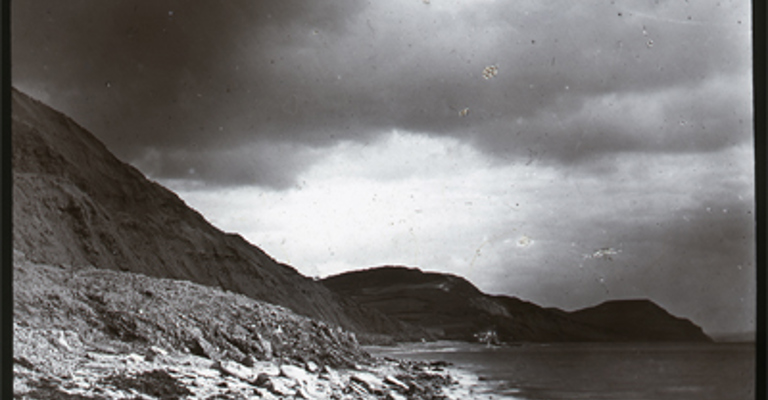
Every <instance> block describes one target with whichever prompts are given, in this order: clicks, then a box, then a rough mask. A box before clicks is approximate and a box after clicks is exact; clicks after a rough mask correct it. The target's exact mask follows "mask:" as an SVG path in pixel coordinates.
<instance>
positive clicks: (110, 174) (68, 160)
mask: <svg viewBox="0 0 768 400" xmlns="http://www.w3.org/2000/svg"><path fill="white" fill-rule="evenodd" d="M12 100H13V102H12V124H13V125H12V135H13V137H12V140H13V145H12V148H13V245H14V249H16V250H18V251H20V252H21V253H23V254H25V257H26V258H28V259H29V260H30V261H32V262H38V263H45V264H52V265H62V266H74V267H78V266H85V265H91V266H94V267H97V268H104V269H110V270H118V271H130V272H135V273H141V274H146V275H149V276H154V277H160V278H173V279H183V280H189V281H192V282H196V283H200V284H203V285H207V286H215V287H220V288H222V289H225V290H229V291H232V292H236V293H241V294H244V295H246V296H248V297H250V298H253V299H258V300H264V301H267V302H270V303H274V304H278V305H282V306H285V307H288V308H290V309H291V310H293V311H295V312H297V313H299V314H302V315H305V316H309V317H312V318H316V319H319V320H323V321H326V322H329V323H332V324H337V325H340V326H342V327H344V328H347V329H350V330H352V331H355V332H358V333H375V334H394V335H399V336H401V337H405V336H408V335H409V334H413V336H414V338H415V337H417V336H419V335H420V333H418V332H416V333H414V332H415V331H414V330H413V329H411V328H409V327H407V326H406V325H404V324H402V323H401V322H399V321H396V320H393V319H391V318H389V317H387V316H385V315H382V314H381V313H379V312H377V311H375V310H370V309H364V308H360V307H359V306H358V305H357V304H355V303H354V302H352V301H350V300H348V299H345V298H343V297H341V296H339V295H337V294H335V293H333V292H331V291H330V290H328V289H327V288H325V287H324V286H323V285H322V284H319V283H317V282H315V281H313V280H312V279H309V278H307V277H304V276H302V275H301V274H300V273H298V272H297V271H296V270H295V269H293V268H292V267H290V266H287V265H284V264H280V263H278V262H276V261H275V260H274V259H272V258H271V257H270V256H269V255H267V254H266V253H265V252H264V251H262V250H261V249H259V248H258V247H256V246H253V245H251V244H250V243H248V242H247V241H245V240H244V239H243V238H242V237H240V236H238V235H234V234H227V233H224V232H222V231H220V230H219V229H217V228H216V227H214V226H212V225H211V224H210V223H208V222H207V221H206V220H205V218H203V217H202V216H201V215H200V214H199V213H198V212H196V211H195V210H193V209H191V208H190V207H188V206H187V205H186V204H185V203H184V202H183V201H182V200H181V199H180V198H179V197H178V196H177V195H176V194H174V193H173V192H171V191H169V190H167V189H165V188H164V187H162V186H161V185H159V184H157V183H155V182H152V181H150V180H148V179H147V178H145V177H144V176H143V175H142V174H141V172H139V171H138V170H137V169H135V168H133V167H131V166H130V165H127V164H125V163H123V162H121V161H120V160H118V159H117V158H116V157H114V156H113V155H112V154H111V153H110V152H109V151H108V150H107V148H106V147H105V146H104V145H103V144H102V143H101V142H99V141H98V139H96V138H95V137H94V136H93V135H92V134H91V133H89V132H87V131H86V130H85V129H84V128H83V127H81V126H79V125H78V124H77V123H75V122H74V121H72V120H71V119H70V118H68V117H66V116H65V115H63V114H61V113H59V112H57V111H55V110H53V109H51V108H49V107H47V106H46V105H44V104H42V103H40V102H39V101H36V100H34V99H32V98H30V97H28V96H26V95H24V94H23V93H21V92H19V91H17V90H15V89H14V90H13V93H12Z"/></svg>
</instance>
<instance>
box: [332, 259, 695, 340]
mask: <svg viewBox="0 0 768 400" xmlns="http://www.w3.org/2000/svg"><path fill="white" fill-rule="evenodd" d="M323 283H324V284H325V285H326V286H327V287H328V288H330V289H331V290H334V291H336V292H337V293H339V294H343V295H344V296H348V297H351V298H353V299H355V300H356V301H357V302H359V303H360V304H362V305H366V306H368V307H370V308H376V309H378V310H379V311H381V312H382V313H384V314H387V315H389V316H392V317H395V318H399V319H402V320H403V321H406V322H408V323H411V324H413V325H419V326H422V327H424V328H425V329H426V330H428V331H429V332H431V333H432V334H434V335H435V336H437V337H439V338H444V339H454V340H470V341H471V340H478V339H480V340H483V339H489V338H490V339H493V340H498V341H502V342H571V341H593V342H600V341H709V340H710V339H709V338H708V337H707V336H706V335H705V334H704V333H703V331H702V330H701V328H700V327H698V326H696V325H695V324H693V323H692V322H691V321H688V320H684V319H680V318H677V317H675V316H673V315H671V314H669V313H667V312H666V311H664V310H663V309H662V308H661V307H659V306H658V305H656V304H654V303H653V302H651V301H648V300H638V301H613V302H608V303H605V304H603V305H600V306H597V307H594V308H592V309H585V310H581V311H577V312H572V313H569V312H565V311H562V310H557V309H549V308H543V307H540V306H538V305H536V304H534V303H531V302H527V301H524V300H521V299H518V298H515V297H509V296H490V295H487V294H485V293H483V292H481V291H480V290H478V289H477V288H476V287H475V286H474V285H472V284H471V283H470V282H468V281H467V280H465V279H463V278H461V277H458V276H454V275H449V274H441V273H433V272H422V271H420V270H418V269H416V268H406V267H379V268H371V269H367V270H361V271H353V272H347V273H343V274H340V275H336V276H332V277H328V278H326V279H324V280H323Z"/></svg>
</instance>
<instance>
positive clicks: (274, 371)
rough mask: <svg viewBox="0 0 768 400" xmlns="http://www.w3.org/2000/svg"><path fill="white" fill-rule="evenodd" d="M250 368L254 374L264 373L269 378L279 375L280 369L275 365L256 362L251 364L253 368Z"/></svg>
mask: <svg viewBox="0 0 768 400" xmlns="http://www.w3.org/2000/svg"><path fill="white" fill-rule="evenodd" d="M251 368H253V370H254V371H255V372H256V374H259V373H265V374H267V375H269V376H278V375H280V367H278V366H277V365H275V364H273V363H271V362H266V361H257V362H255V363H253V366H252V367H251Z"/></svg>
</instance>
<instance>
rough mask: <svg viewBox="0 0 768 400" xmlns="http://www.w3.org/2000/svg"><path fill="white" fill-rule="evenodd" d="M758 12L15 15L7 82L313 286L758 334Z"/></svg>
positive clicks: (473, 3) (368, 5) (42, 1)
mask: <svg viewBox="0 0 768 400" xmlns="http://www.w3.org/2000/svg"><path fill="white" fill-rule="evenodd" d="M750 21H751V15H750V4H749V1H747V0H720V1H716V0H696V1H691V2H688V1H682V0H680V1H677V0H676V1H661V0H657V1H650V0H643V1H640V0H637V1H619V0H616V1H608V0H605V1H602V0H601V1H597V0H595V1H589V2H579V4H578V5H574V2H571V1H549V2H544V1H524V0H522V1H514V2H511V1H503V0H388V1H386V2H384V1H362V0H327V1H320V0H318V1H299V0H279V1H278V0H275V1H246V0H241V1H168V0H164V1H130V0H126V1H97V0H88V1H83V0H77V1H75V0H69V1H66V2H62V1H57V0H25V1H15V2H13V4H12V35H13V36H12V46H13V47H12V66H13V71H12V73H13V81H14V84H15V85H16V86H17V87H18V88H19V89H21V90H23V91H25V92H27V93H28V94H30V95H32V96H34V97H36V98H38V99H40V100H42V101H44V102H47V103H48V104H50V105H52V106H53V107H55V108H57V109H59V110H61V111H63V112H65V113H66V114H68V115H70V116H71V117H73V118H74V119H75V120H77V121H78V122H80V123H81V124H82V125H83V126H85V127H86V128H88V129H89V130H90V131H92V132H93V133H94V134H95V135H96V136H98V137H99V138H100V139H101V140H103V141H104V142H105V144H106V145H107V146H108V147H109V149H110V150H111V151H113V152H114V153H115V154H116V155H117V156H118V157H120V158H121V159H123V160H125V161H127V162H129V163H131V164H132V165H134V166H136V167H138V168H139V169H141V170H142V171H143V172H144V173H145V174H147V175H148V176H149V177H150V178H152V179H154V180H157V181H159V182H160V183H162V184H164V185H166V186H168V187H169V188H171V189H173V190H174V191H176V192H178V193H179V194H180V195H181V197H182V198H183V199H185V201H187V203H188V204H190V205H191V206H192V207H194V208H196V209H197V210H199V211H200V212H202V213H203V214H204V215H205V216H206V217H207V218H208V219H209V220H210V221H212V222H213V223H214V224H215V225H216V226H218V227H219V228H221V229H223V230H225V231H230V232H239V233H241V234H242V235H243V236H245V237H246V238H247V239H248V240H249V241H251V242H252V243H254V244H256V245H258V246H260V247H262V248H263V249H264V250H265V251H267V252H268V253H269V254H271V255H272V256H274V257H275V258H277V259H278V260H280V261H283V262H286V263H289V264H291V265H293V266H295V267H296V268H297V269H299V270H300V271H301V272H303V273H304V274H306V275H310V276H327V275H330V274H335V273H339V272H342V271H345V270H350V269H358V268H364V267H371V266H378V265H385V264H390V265H392V264H397V265H408V266H418V267H420V268H423V269H426V270H435V271H445V272H450V273H456V274H460V275H462V276H465V277H467V278H468V279H469V280H471V281H472V282H473V283H475V284H476V285H477V286H478V287H480V288H481V289H482V290H484V291H486V292H490V293H495V294H509V295H514V296H518V297H521V298H524V299H527V300H531V301H534V302H536V303H539V304H541V305H544V306H555V307H561V308H564V309H567V310H571V309H575V308H580V307H585V306H590V305H594V304H597V303H599V302H601V301H604V300H607V299H617V298H640V297H643V298H650V299H652V300H654V301H656V302H657V303H659V304H661V305H662V306H663V307H665V308H666V309H667V310H669V311H670V312H672V313H674V314H676V315H681V316H684V317H687V318H691V319H692V320H693V321H694V322H696V323H698V324H700V325H702V326H703V327H704V328H705V330H706V331H707V332H710V333H718V332H732V331H746V330H752V329H754V322H753V317H754V312H755V307H754V302H755V290H754V286H755V265H754V254H753V253H754V227H753V223H752V221H753V214H754V204H753V203H754V189H753V179H754V178H753V177H754V174H753V147H752V146H753V144H752V107H751V101H752V91H751V61H752V59H751V41H750V37H751V25H750Z"/></svg>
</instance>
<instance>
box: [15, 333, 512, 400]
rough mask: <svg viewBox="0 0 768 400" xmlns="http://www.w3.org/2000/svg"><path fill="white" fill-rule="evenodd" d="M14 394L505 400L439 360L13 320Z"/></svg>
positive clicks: (32, 396) (43, 396)
mask: <svg viewBox="0 0 768 400" xmlns="http://www.w3.org/2000/svg"><path fill="white" fill-rule="evenodd" d="M14 333H15V338H16V339H15V340H14V347H15V348H14V367H13V368H14V394H15V396H14V397H15V398H18V399H50V398H58V399H94V400H105V399H132V400H133V399H176V398H185V399H205V400H213V399H251V398H259V399H317V400H320V399H346V400H352V399H387V400H404V399H449V400H459V399H468V398H472V399H486V400H491V399H497V400H498V399H504V398H506V397H503V396H500V395H496V394H493V393H490V391H491V390H492V388H491V387H490V386H488V385H487V384H486V383H484V382H482V381H481V380H480V378H479V377H478V376H477V375H475V374H473V373H472V372H470V371H467V370H464V369H461V368H457V367H455V366H452V365H447V364H446V363H442V362H431V363H430V362H421V361H409V360H395V359H391V358H382V357H372V358H370V359H369V362H366V363H363V364H356V365H354V366H353V367H352V368H333V367H330V366H328V365H323V366H319V365H317V364H316V363H314V362H312V361H308V362H305V363H300V362H297V361H296V360H289V359H273V360H269V361H263V360H255V359H251V360H250V361H247V362H244V363H243V362H236V361H232V360H224V359H222V360H211V359H209V358H206V357H202V356H198V355H194V354H190V353H185V352H180V351H172V350H166V349H163V348H160V347H156V346H152V347H149V348H147V349H145V350H143V351H142V350H137V349H127V348H120V347H118V346H110V344H107V343H101V344H99V345H98V346H97V345H96V344H95V343H88V342H87V340H83V338H81V337H80V336H79V335H78V334H77V333H76V332H73V331H68V330H59V329H35V328H30V327H25V326H21V325H18V324H17V325H16V326H14Z"/></svg>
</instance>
